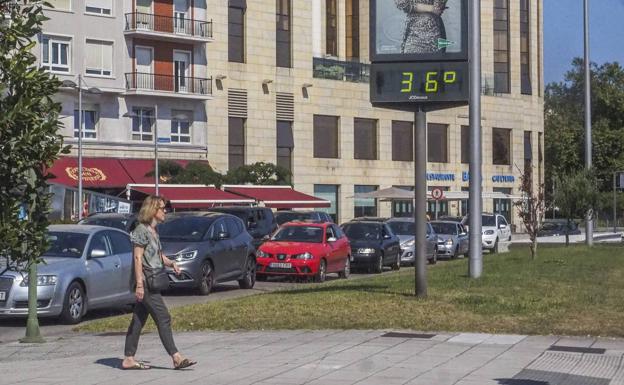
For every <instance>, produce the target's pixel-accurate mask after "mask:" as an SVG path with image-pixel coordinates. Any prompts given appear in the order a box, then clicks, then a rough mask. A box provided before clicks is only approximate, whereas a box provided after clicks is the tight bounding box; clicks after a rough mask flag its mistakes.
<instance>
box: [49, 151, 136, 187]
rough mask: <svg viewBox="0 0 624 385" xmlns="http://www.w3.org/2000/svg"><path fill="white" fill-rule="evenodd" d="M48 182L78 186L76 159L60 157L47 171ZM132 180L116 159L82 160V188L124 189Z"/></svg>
mask: <svg viewBox="0 0 624 385" xmlns="http://www.w3.org/2000/svg"><path fill="white" fill-rule="evenodd" d="M47 171H48V172H47V173H48V174H49V175H50V176H51V178H50V179H49V182H51V183H58V184H62V185H65V186H70V187H76V186H78V158H71V157H62V158H59V159H58V160H56V161H55V162H54V164H53V165H52V167H50V168H49V169H48V170H47ZM128 183H132V179H131V177H130V175H129V174H128V172H127V171H126V169H125V168H124V167H123V166H122V165H121V163H120V162H119V160H118V159H114V158H83V159H82V185H83V187H84V188H115V187H125V186H126V184H128Z"/></svg>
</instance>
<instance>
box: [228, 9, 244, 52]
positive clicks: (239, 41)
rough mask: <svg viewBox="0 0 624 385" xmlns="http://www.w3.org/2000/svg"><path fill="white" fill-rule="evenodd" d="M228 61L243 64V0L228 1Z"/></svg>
mask: <svg viewBox="0 0 624 385" xmlns="http://www.w3.org/2000/svg"><path fill="white" fill-rule="evenodd" d="M228 1H229V7H228V60H229V61H231V62H237V63H244V62H245V9H246V8H247V2H246V1H245V0H228Z"/></svg>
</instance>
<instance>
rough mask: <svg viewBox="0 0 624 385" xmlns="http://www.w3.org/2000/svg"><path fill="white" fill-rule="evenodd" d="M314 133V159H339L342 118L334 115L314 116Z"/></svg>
mask: <svg viewBox="0 0 624 385" xmlns="http://www.w3.org/2000/svg"><path fill="white" fill-rule="evenodd" d="M330 123H331V124H330ZM312 131H313V134H312V135H313V155H314V157H315V158H329V159H339V158H340V145H339V143H340V117H339V116H333V115H314V117H313V129H312ZM330 135H333V136H334V138H331V137H330Z"/></svg>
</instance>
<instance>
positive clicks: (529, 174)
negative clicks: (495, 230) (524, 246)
mask: <svg viewBox="0 0 624 385" xmlns="http://www.w3.org/2000/svg"><path fill="white" fill-rule="evenodd" d="M520 181H521V185H520V192H521V193H522V196H523V198H524V199H523V200H521V201H518V202H516V203H515V204H514V205H515V206H516V208H517V210H518V216H519V217H520V219H521V220H522V223H523V224H524V227H525V229H526V232H527V234H528V236H529V240H530V241H531V243H530V246H529V248H530V249H531V259H535V258H537V233H538V231H539V230H540V227H541V225H542V222H543V220H544V213H545V210H546V208H545V203H544V201H545V199H544V184H543V183H542V184H540V185H538V186H537V191H535V188H534V184H533V182H534V180H533V169H532V168H531V167H529V168H525V171H524V172H523V173H522V176H520Z"/></svg>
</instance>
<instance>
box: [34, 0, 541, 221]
mask: <svg viewBox="0 0 624 385" xmlns="http://www.w3.org/2000/svg"><path fill="white" fill-rule="evenodd" d="M51 2H52V3H54V5H55V6H56V9H54V10H49V11H48V12H47V14H48V16H49V17H50V18H51V19H50V20H49V21H47V22H46V24H45V29H44V33H43V34H42V36H41V37H40V43H41V44H40V49H39V50H38V55H40V59H41V65H42V66H44V67H46V68H49V70H50V71H52V72H54V73H55V74H56V75H57V76H59V78H61V80H72V81H74V82H76V81H77V76H78V75H80V76H81V77H82V79H83V80H84V82H85V84H83V89H84V90H85V91H84V92H83V110H84V121H85V126H84V141H83V143H84V154H85V156H86V157H94V158H100V157H114V158H145V159H150V158H152V157H153V150H154V140H155V135H156V133H155V131H156V130H157V131H158V138H159V155H160V156H161V157H163V158H172V159H184V160H191V159H204V160H208V161H209V162H210V164H211V165H212V166H213V167H214V168H215V169H217V170H219V171H223V172H224V171H227V170H228V169H231V168H235V167H238V166H240V165H242V164H249V163H254V162H257V161H265V162H272V163H277V164H279V165H282V166H284V167H287V168H289V169H290V170H291V171H292V173H293V181H294V185H295V188H296V189H297V190H300V191H303V192H306V193H308V194H311V195H315V196H318V197H321V198H324V199H327V200H329V201H331V202H332V206H331V208H329V209H328V211H329V212H330V213H331V214H332V215H333V216H334V217H335V218H336V220H337V221H339V222H342V221H345V220H348V219H350V218H352V217H354V216H359V215H380V216H390V215H397V216H400V215H410V213H411V208H412V207H411V201H394V202H378V201H377V202H376V201H375V200H368V199H356V198H355V197H354V196H355V194H357V193H360V192H368V191H373V190H376V189H380V188H385V187H390V186H397V187H402V188H406V189H410V188H411V186H413V143H412V142H413V140H412V139H413V122H412V121H413V114H412V113H408V112H401V111H392V110H385V109H379V108H372V107H371V104H370V102H369V83H368V82H369V65H368V62H369V59H368V58H369V48H368V46H369V43H368V40H369V22H368V19H369V11H368V10H369V1H368V0H306V1H294V0H55V1H51ZM481 9H482V18H481V19H482V29H481V38H482V66H483V83H482V91H483V92H482V94H483V98H482V128H483V177H484V179H483V187H484V192H485V193H486V194H487V193H500V194H505V199H501V198H500V196H501V195H500V194H499V195H498V197H497V198H496V199H494V198H487V196H486V198H485V199H484V207H485V209H486V210H487V211H497V212H502V213H503V214H505V215H506V216H507V217H508V219H509V220H510V221H511V222H512V223H514V224H518V225H519V221H518V219H517V218H516V215H515V213H514V209H513V207H512V197H513V196H518V195H519V186H520V175H521V174H522V172H523V170H524V169H525V168H527V167H530V168H532V169H533V170H534V171H535V172H534V175H537V176H538V177H537V178H535V183H536V185H537V183H539V182H540V181H541V180H542V175H543V156H542V147H543V126H544V123H543V77H542V62H543V60H542V46H543V45H542V41H543V39H542V32H543V28H542V0H520V1H517V2H516V1H509V0H484V1H482V2H481ZM94 88H97V90H94ZM89 90H91V91H96V93H93V92H91V93H90V92H89ZM59 99H60V100H61V102H62V103H63V112H62V117H63V122H64V123H65V131H64V134H65V135H66V136H67V137H68V138H69V139H68V142H70V143H75V142H76V138H77V128H78V124H77V117H78V93H77V91H76V89H72V88H67V89H63V90H62V92H61V93H60V95H59ZM467 126H468V108H467V107H461V108H453V109H448V110H444V111H437V112H432V113H429V114H428V160H429V163H428V173H427V179H428V185H429V188H430V189H433V188H435V187H439V188H442V189H443V190H445V191H448V195H449V196H452V195H453V194H455V195H454V196H456V197H459V198H456V199H455V200H443V201H441V202H440V203H439V204H438V205H437V209H436V205H435V204H434V203H433V202H431V203H430V207H429V208H428V210H429V211H431V212H434V211H436V210H437V211H438V213H439V214H449V215H461V214H463V213H465V212H466V209H467V204H466V202H465V200H464V198H465V197H464V196H465V191H467V189H468V181H469V175H468V157H469V154H468V127H467ZM74 154H75V152H74ZM462 192H464V194H463V195H462Z"/></svg>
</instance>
